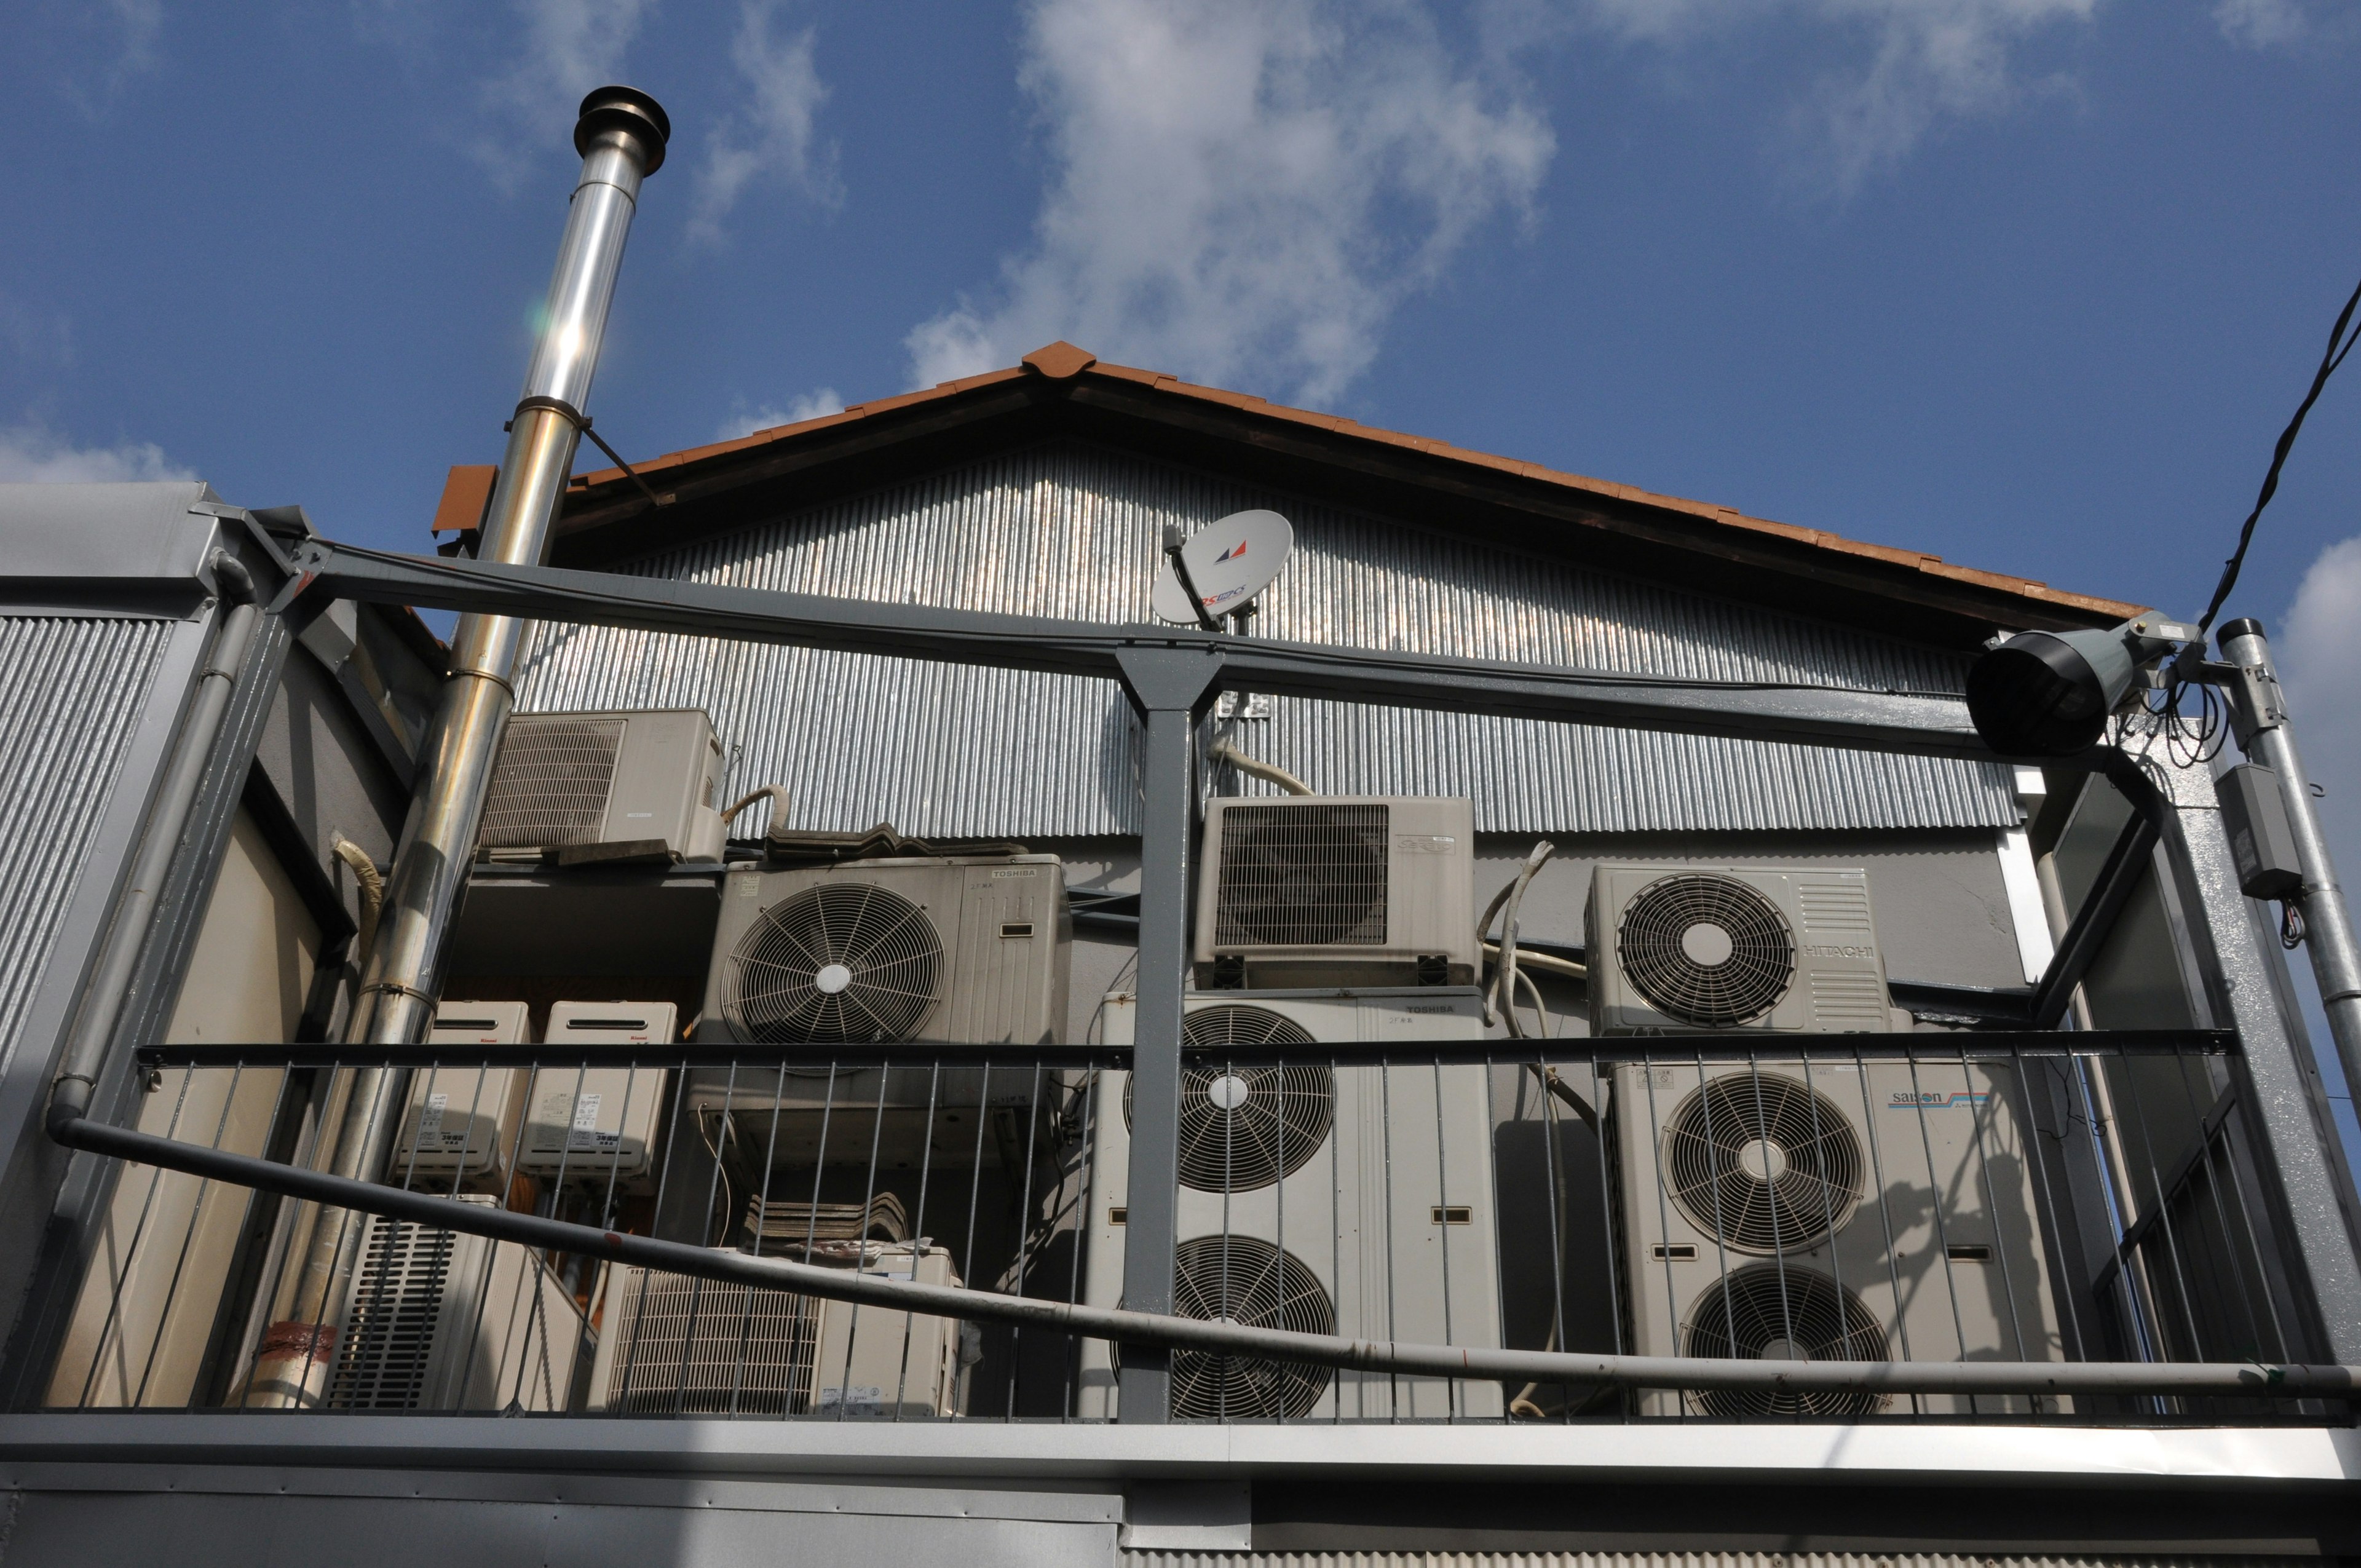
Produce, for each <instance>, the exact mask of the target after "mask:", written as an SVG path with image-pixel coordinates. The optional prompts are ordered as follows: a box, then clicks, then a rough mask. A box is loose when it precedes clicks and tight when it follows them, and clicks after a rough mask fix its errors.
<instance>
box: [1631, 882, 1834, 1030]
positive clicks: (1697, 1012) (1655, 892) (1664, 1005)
mask: <svg viewBox="0 0 2361 1568" xmlns="http://www.w3.org/2000/svg"><path fill="white" fill-rule="evenodd" d="M1615 956H1616V959H1617V961H1618V963H1619V964H1620V966H1621V967H1622V970H1623V973H1624V974H1625V975H1626V976H1627V977H1629V979H1630V980H1631V985H1632V988H1633V989H1634V990H1636V991H1638V992H1639V993H1640V994H1641V995H1642V996H1643V997H1645V998H1647V1000H1648V1003H1649V1005H1651V1006H1653V1007H1654V1008H1655V1009H1656V1010H1657V1011H1658V1012H1660V1013H1663V1014H1665V1015H1666V1016H1668V1017H1672V1018H1677V1019H1679V1020H1680V1021H1681V1022H1682V1023H1684V1024H1689V1025H1695V1026H1696V1027H1697V1028H1701V1029H1726V1028H1730V1027H1733V1026H1735V1025H1740V1024H1751V1023H1752V1022H1753V1021H1754V1020H1756V1019H1757V1018H1760V1017H1762V1016H1763V1014H1766V1013H1768V1012H1770V1011H1771V1009H1773V1007H1776V1006H1777V1005H1778V1004H1779V1000H1780V998H1782V997H1784V996H1785V995H1786V994H1787V988H1788V987H1789V986H1790V985H1791V984H1793V983H1794V981H1795V936H1794V934H1793V933H1792V932H1791V931H1789V930H1788V928H1787V921H1786V917H1785V916H1783V915H1781V914H1780V913H1779V906H1778V905H1774V904H1773V903H1772V902H1771V901H1770V900H1769V899H1768V898H1765V897H1764V896H1763V894H1761V893H1759V892H1757V891H1756V890H1755V889H1754V888H1752V887H1750V886H1749V885H1747V884H1746V883H1742V882H1740V881H1739V880H1737V879H1736V878H1735V877H1726V876H1713V875H1709V874H1707V873H1704V872H1681V873H1680V874H1678V875H1676V876H1668V877H1664V878H1661V879H1659V880H1657V881H1655V882H1652V883H1649V884H1648V885H1647V886H1646V887H1643V888H1642V889H1641V890H1640V892H1639V894H1637V895H1636V896H1635V897H1633V898H1632V900H1631V903H1630V904H1628V905H1624V908H1623V920H1622V923H1621V925H1620V926H1619V927H1617V930H1616V936H1615Z"/></svg>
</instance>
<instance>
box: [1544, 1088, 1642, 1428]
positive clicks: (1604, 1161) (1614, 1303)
mask: <svg viewBox="0 0 2361 1568" xmlns="http://www.w3.org/2000/svg"><path fill="white" fill-rule="evenodd" d="M1587 1066H1588V1067H1589V1069H1590V1103H1591V1105H1592V1106H1593V1107H1594V1108H1597V1107H1600V1106H1606V1107H1609V1111H1608V1112H1605V1113H1600V1115H1599V1123H1598V1134H1597V1135H1596V1136H1594V1137H1593V1138H1592V1139H1591V1142H1592V1143H1594V1144H1596V1145H1597V1146H1598V1214H1599V1218H1600V1220H1601V1221H1603V1222H1604V1223H1603V1224H1602V1225H1601V1227H1600V1234H1603V1235H1604V1236H1606V1238H1607V1321H1608V1326H1609V1328H1610V1329H1612V1330H1613V1332H1614V1334H1615V1349H1616V1350H1617V1351H1618V1352H1621V1351H1623V1350H1625V1349H1626V1348H1627V1347H1626V1345H1625V1343H1624V1340H1623V1276H1622V1259H1621V1257H1620V1255H1619V1254H1620V1248H1618V1247H1617V1246H1616V1245H1615V1241H1616V1236H1617V1234H1618V1233H1619V1232H1620V1231H1628V1230H1629V1229H1630V1228H1631V1227H1629V1226H1628V1225H1619V1224H1618V1223H1617V1221H1618V1219H1619V1216H1618V1215H1617V1213H1616V1212H1615V1198H1616V1194H1617V1192H1618V1191H1619V1190H1620V1186H1621V1184H1620V1182H1619V1181H1617V1180H1616V1179H1614V1176H1613V1174H1612V1173H1611V1172H1610V1171H1609V1168H1608V1152H1607V1119H1606V1118H1607V1115H1608V1114H1617V1115H1619V1116H1620V1113H1621V1111H1622V1107H1621V1106H1620V1105H1617V1104H1615V1103H1614V1083H1613V1080H1611V1079H1610V1078H1609V1076H1608V1075H1607V1074H1605V1073H1603V1072H1601V1071H1599V1070H1598V1047H1595V1046H1594V1047H1591V1049H1590V1054H1589V1059H1588V1063H1587ZM1640 1070H1641V1072H1642V1074H1644V1073H1645V1072H1646V1071H1647V1069H1646V1068H1644V1067H1642V1069H1640ZM1542 1091H1543V1103H1545V1104H1546V1103H1550V1102H1553V1101H1554V1099H1555V1096H1554V1095H1552V1094H1550V1093H1549V1086H1548V1085H1547V1084H1543V1086H1542ZM1618 1126H1619V1129H1620V1120H1619V1122H1618ZM1549 1136H1550V1140H1551V1142H1552V1143H1553V1144H1554V1143H1555V1142H1556V1138H1557V1135H1556V1134H1555V1133H1554V1132H1553V1133H1551V1134H1550V1135H1549ZM1627 1196H1628V1195H1627ZM1660 1196H1661V1195H1660ZM1550 1201H1551V1203H1552V1204H1553V1206H1554V1204H1555V1203H1556V1201H1557V1200H1556V1196H1555V1194H1554V1193H1553V1194H1552V1196H1551V1200H1550ZM1572 1217H1573V1216H1572V1215H1568V1216H1567V1218H1568V1219H1571V1218H1572ZM1665 1239H1666V1240H1668V1241H1669V1240H1670V1239H1671V1238H1670V1237H1666V1238H1665ZM1635 1283H1636V1281H1635ZM1553 1288H1554V1290H1555V1291H1556V1292H1557V1298H1558V1302H1559V1307H1558V1310H1559V1313H1560V1317H1559V1323H1560V1327H1559V1329H1558V1348H1559V1349H1560V1350H1568V1349H1571V1348H1572V1346H1570V1345H1568V1344H1567V1343H1565V1342H1566V1332H1565V1327H1564V1323H1565V1318H1564V1312H1565V1272H1564V1265H1563V1264H1561V1265H1560V1266H1559V1274H1558V1278H1557V1281H1556V1282H1555V1284H1554V1286H1553ZM1636 1335H1637V1325H1636V1324H1635V1325H1634V1336H1635V1337H1636ZM1628 1348H1629V1349H1631V1350H1632V1351H1634V1352H1636V1351H1637V1350H1638V1349H1639V1346H1638V1345H1636V1344H1633V1345H1631V1346H1629V1347H1628ZM1565 1398H1566V1411H1565V1418H1566V1420H1569V1421H1571V1420H1573V1419H1574V1408H1573V1404H1574V1390H1573V1389H1572V1388H1570V1387H1569V1388H1567V1389H1566V1391H1565ZM1633 1406H1634V1401H1633V1400H1632V1398H1631V1396H1630V1395H1629V1394H1628V1393H1623V1394H1620V1395H1619V1397H1618V1398H1617V1399H1616V1408H1617V1411H1618V1413H1619V1414H1620V1416H1621V1418H1622V1424H1623V1425H1625V1426H1629V1425H1631V1418H1632V1416H1633V1415H1634V1413H1635V1411H1634V1408H1633Z"/></svg>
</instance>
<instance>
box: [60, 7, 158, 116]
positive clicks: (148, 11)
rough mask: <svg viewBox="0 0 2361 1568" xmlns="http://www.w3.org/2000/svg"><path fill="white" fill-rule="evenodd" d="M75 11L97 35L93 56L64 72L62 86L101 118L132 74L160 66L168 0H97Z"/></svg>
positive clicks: (83, 108)
mask: <svg viewBox="0 0 2361 1568" xmlns="http://www.w3.org/2000/svg"><path fill="white" fill-rule="evenodd" d="M71 14H72V15H73V16H75V18H76V19H77V21H78V22H79V25H80V26H81V27H82V29H84V30H85V31H86V32H88V33H91V34H93V35H94V39H93V41H94V44H95V49H94V50H93V55H92V57H91V58H89V59H86V60H78V61H75V62H74V63H73V64H71V66H69V67H68V68H66V69H65V70H63V71H60V72H59V74H58V75H57V77H56V82H57V86H58V90H59V91H60V93H63V94H64V95H65V96H66V98H67V99H68V100H69V101H70V102H71V103H72V104H73V105H74V107H76V108H77V109H80V110H81V111H82V113H83V114H84V115H87V116H88V117H90V118H92V119H96V118H98V117H99V116H100V115H104V114H105V113H106V112H107V111H108V110H109V109H111V108H113V107H114V106H115V100H116V99H117V98H120V97H121V96H122V95H123V91H124V89H125V88H126V87H128V86H129V85H130V84H131V82H132V79H133V78H135V77H137V76H142V75H145V74H146V73H147V72H148V71H153V70H155V69H156V67H157V64H158V63H159V60H160V59H161V56H160V55H159V51H158V49H157V47H156V44H157V40H158V39H159V38H161V37H162V35H163V31H164V6H163V0H95V3H94V4H89V5H82V6H78V7H75V8H74V9H73V11H72V13H71Z"/></svg>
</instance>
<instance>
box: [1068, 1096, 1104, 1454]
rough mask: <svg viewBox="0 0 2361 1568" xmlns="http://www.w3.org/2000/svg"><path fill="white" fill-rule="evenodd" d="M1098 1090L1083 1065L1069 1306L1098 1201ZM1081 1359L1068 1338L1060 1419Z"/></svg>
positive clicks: (1071, 1399)
mask: <svg viewBox="0 0 2361 1568" xmlns="http://www.w3.org/2000/svg"><path fill="white" fill-rule="evenodd" d="M1098 1091H1099V1073H1098V1069H1097V1067H1095V1066H1093V1067H1091V1068H1089V1069H1085V1072H1084V1076H1083V1078H1082V1155H1081V1158H1082V1167H1081V1173H1080V1174H1081V1177H1082V1185H1081V1186H1080V1188H1078V1189H1077V1190H1076V1196H1075V1201H1074V1247H1073V1254H1072V1259H1071V1266H1070V1269H1069V1273H1070V1275H1071V1277H1070V1278H1069V1279H1068V1280H1067V1282H1066V1304H1067V1305H1068V1306H1070V1307H1071V1306H1073V1305H1075V1304H1076V1303H1078V1302H1080V1301H1081V1300H1082V1249H1083V1248H1084V1247H1085V1246H1087V1245H1089V1244H1090V1236H1091V1230H1092V1228H1093V1224H1094V1223H1095V1222H1094V1220H1093V1215H1094V1214H1095V1213H1096V1212H1097V1210H1096V1208H1095V1205H1096V1203H1097V1201H1098V1194H1097V1193H1096V1191H1095V1190H1093V1185H1092V1179H1093V1176H1094V1175H1095V1174H1096V1172H1097V1166H1096V1165H1095V1164H1094V1163H1093V1158H1094V1157H1095V1154H1096V1152H1097V1151H1096V1139H1097V1136H1098ZM1081 1360H1082V1341H1080V1340H1071V1341H1070V1342H1069V1343H1068V1344H1067V1347H1066V1358H1065V1369H1066V1387H1065V1390H1064V1392H1063V1393H1062V1394H1060V1396H1059V1398H1060V1406H1059V1410H1060V1416H1059V1419H1060V1420H1069V1421H1071V1420H1073V1419H1074V1408H1075V1404H1076V1398H1075V1388H1074V1384H1075V1382H1076V1380H1077V1373H1078V1372H1079V1370H1080V1365H1081Z"/></svg>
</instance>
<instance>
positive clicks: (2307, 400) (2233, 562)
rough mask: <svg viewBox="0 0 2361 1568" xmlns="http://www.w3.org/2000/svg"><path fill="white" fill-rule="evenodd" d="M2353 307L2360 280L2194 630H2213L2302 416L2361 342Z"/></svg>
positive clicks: (2359, 300) (2360, 301)
mask: <svg viewBox="0 0 2361 1568" xmlns="http://www.w3.org/2000/svg"><path fill="white" fill-rule="evenodd" d="M2356 306H2361V283H2356V284H2355V285H2354V286H2353V295H2352V298H2350V299H2348V300H2346V301H2345V308H2344V309H2343V310H2342V311H2340V312H2338V313H2337V315H2336V325H2335V326H2334V327H2333V328H2331V329H2330V331H2329V334H2328V347H2327V349H2326V350H2325V351H2324V352H2323V354H2322V355H2321V356H2320V368H2319V369H2318V370H2316V371H2314V372H2313V373H2312V389H2311V390H2310V391H2308V392H2306V393H2304V395H2303V401H2302V403H2301V404H2300V405H2299V406H2298V407H2297V409H2296V411H2295V417H2294V418H2293V419H2291V420H2290V421H2288V427H2287V429H2285V430H2283V431H2281V432H2280V433H2279V445H2278V446H2276V447H2274V448H2273V449H2272V451H2271V466H2270V471H2269V472H2268V473H2267V474H2265V475H2264V476H2263V488H2262V490H2261V492H2260V493H2259V494H2257V496H2256V497H2255V510H2252V511H2250V512H2248V513H2247V514H2246V524H2245V526H2243V527H2241V528H2240V529H2239V530H2238V547H2237V549H2235V550H2234V551H2232V552H2231V553H2230V558H2229V559H2228V560H2227V561H2224V563H2223V564H2222V581H2221V582H2220V583H2219V584H2217V585H2216V586H2215V587H2214V589H2213V602H2212V603H2210V604H2208V605H2207V606H2206V607H2205V613H2204V614H2203V615H2201V616H2199V617H2198V618H2197V630H2199V631H2201V632H2202V631H2211V630H2213V618H2214V617H2215V616H2217V615H2219V614H2221V613H2222V603H2223V601H2224V599H2227V598H2229V597H2230V590H2231V589H2232V588H2234V587H2237V585H2238V569H2239V568H2240V567H2241V566H2243V565H2246V546H2247V545H2248V544H2250V543H2253V542H2254V538H2255V522H2256V520H2257V519H2258V518H2260V517H2261V516H2262V515H2263V509H2264V508H2265V507H2267V506H2268V505H2270V504H2271V497H2272V496H2274V495H2276V494H2278V493H2279V469H2280V467H2281V466H2284V465H2285V464H2286V462H2287V457H2288V452H2289V450H2290V448H2291V447H2293V446H2294V445H2295V437H2296V433H2297V432H2298V431H2300V430H2301V429H2302V428H2303V419H2304V416H2305V415H2306V414H2308V413H2310V412H2312V404H2314V403H2316V402H2318V401H2319V400H2320V390H2321V389H2322V388H2323V387H2325V386H2327V385H2328V378H2330V377H2331V376H2334V374H2336V367H2338V366H2339V365H2342V364H2344V363H2345V356H2346V355H2348V354H2350V353H2352V352H2353V345H2354V344H2355V343H2356V342H2361V332H2356V333H2352V334H2347V333H2346V331H2345V329H2346V328H2347V327H2348V326H2350V325H2351V324H2352V322H2353V312H2354V309H2355V307H2356Z"/></svg>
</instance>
